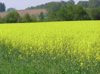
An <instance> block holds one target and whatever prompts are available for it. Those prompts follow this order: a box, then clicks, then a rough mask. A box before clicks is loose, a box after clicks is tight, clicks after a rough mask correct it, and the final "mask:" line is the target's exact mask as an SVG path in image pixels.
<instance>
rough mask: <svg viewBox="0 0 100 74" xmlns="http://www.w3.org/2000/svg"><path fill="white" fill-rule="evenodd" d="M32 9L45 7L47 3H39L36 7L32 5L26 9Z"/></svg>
mask: <svg viewBox="0 0 100 74" xmlns="http://www.w3.org/2000/svg"><path fill="white" fill-rule="evenodd" d="M30 9H45V5H44V4H41V5H37V6H35V7H33V6H31V7H28V8H26V10H30Z"/></svg>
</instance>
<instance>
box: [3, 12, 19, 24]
mask: <svg viewBox="0 0 100 74" xmlns="http://www.w3.org/2000/svg"><path fill="white" fill-rule="evenodd" d="M19 18H20V15H19V14H18V12H15V11H13V12H10V13H8V14H7V15H6V17H5V19H4V20H5V22H6V23H17V22H18V20H19Z"/></svg>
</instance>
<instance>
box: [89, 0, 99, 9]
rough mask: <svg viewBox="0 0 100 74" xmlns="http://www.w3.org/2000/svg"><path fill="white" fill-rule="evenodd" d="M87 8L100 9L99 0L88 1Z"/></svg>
mask: <svg viewBox="0 0 100 74" xmlns="http://www.w3.org/2000/svg"><path fill="white" fill-rule="evenodd" d="M89 7H90V8H96V7H100V0H89Z"/></svg>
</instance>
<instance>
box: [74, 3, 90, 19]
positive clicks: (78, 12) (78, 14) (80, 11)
mask: <svg viewBox="0 0 100 74" xmlns="http://www.w3.org/2000/svg"><path fill="white" fill-rule="evenodd" d="M73 12H74V19H75V20H89V19H90V17H89V15H88V14H87V12H86V10H85V9H84V8H83V7H82V6H81V5H75V6H74V7H73Z"/></svg>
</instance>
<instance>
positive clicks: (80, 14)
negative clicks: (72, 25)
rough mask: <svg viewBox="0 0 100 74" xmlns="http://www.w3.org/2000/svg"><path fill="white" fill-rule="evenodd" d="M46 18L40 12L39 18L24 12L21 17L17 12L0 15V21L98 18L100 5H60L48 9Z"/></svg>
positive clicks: (20, 21)
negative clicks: (89, 6)
mask: <svg viewBox="0 0 100 74" xmlns="http://www.w3.org/2000/svg"><path fill="white" fill-rule="evenodd" d="M48 13H49V14H48V15H47V16H48V17H47V19H44V13H43V12H41V13H40V15H39V19H37V18H36V17H35V15H32V16H30V15H29V14H28V13H26V14H25V15H24V16H23V17H21V16H20V15H19V14H18V12H16V11H13V12H9V13H8V14H7V15H6V16H5V17H3V18H1V17H0V23H26V22H49V21H74V20H75V21H76V20H100V7H99V8H92V9H86V8H84V7H82V6H81V5H73V6H72V5H69V6H62V7H61V8H59V10H58V11H56V12H54V11H51V12H49V11H48Z"/></svg>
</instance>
